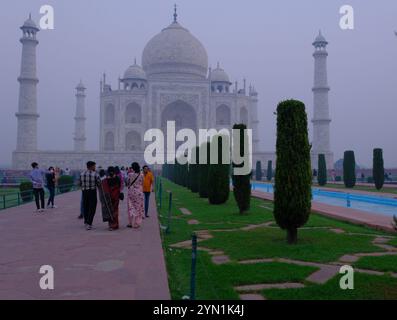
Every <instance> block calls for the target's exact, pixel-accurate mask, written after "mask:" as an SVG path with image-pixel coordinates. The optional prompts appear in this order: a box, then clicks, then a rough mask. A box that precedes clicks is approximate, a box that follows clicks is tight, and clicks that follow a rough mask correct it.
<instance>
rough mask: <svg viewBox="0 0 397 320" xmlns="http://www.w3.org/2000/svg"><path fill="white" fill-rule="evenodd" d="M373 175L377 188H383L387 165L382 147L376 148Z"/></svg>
mask: <svg viewBox="0 0 397 320" xmlns="http://www.w3.org/2000/svg"><path fill="white" fill-rule="evenodd" d="M372 176H373V177H374V182H375V187H376V189H377V190H380V189H382V187H383V184H384V183H385V167H384V163H383V150H382V149H374V158H373V165H372Z"/></svg>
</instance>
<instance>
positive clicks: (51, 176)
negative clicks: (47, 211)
mask: <svg viewBox="0 0 397 320" xmlns="http://www.w3.org/2000/svg"><path fill="white" fill-rule="evenodd" d="M45 177H46V182H47V189H48V191H49V193H50V197H49V198H48V202H47V208H56V206H55V204H54V200H55V170H54V167H49V168H48V172H47V173H46V175H45Z"/></svg>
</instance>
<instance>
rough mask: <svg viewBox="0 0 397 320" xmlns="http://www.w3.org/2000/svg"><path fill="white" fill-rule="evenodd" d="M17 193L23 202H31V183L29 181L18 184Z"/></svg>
mask: <svg viewBox="0 0 397 320" xmlns="http://www.w3.org/2000/svg"><path fill="white" fill-rule="evenodd" d="M19 192H20V194H21V199H22V201H23V202H30V201H32V200H33V183H32V182H31V181H22V182H21V183H20V184H19Z"/></svg>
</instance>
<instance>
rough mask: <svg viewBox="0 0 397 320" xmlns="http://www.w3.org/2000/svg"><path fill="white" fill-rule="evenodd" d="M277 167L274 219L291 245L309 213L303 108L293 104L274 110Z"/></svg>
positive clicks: (310, 174)
mask: <svg viewBox="0 0 397 320" xmlns="http://www.w3.org/2000/svg"><path fill="white" fill-rule="evenodd" d="M276 156H277V167H276V175H275V192H274V217H275V220H276V222H277V224H278V225H279V226H280V227H281V228H282V229H284V230H287V241H288V243H290V244H295V243H296V242H297V240H298V237H297V236H298V228H299V227H301V226H303V225H304V224H305V223H306V222H307V221H308V219H309V215H310V211H311V182H312V173H311V163H310V144H309V138H308V130H307V115H306V111H305V105H304V104H303V103H302V102H300V101H296V100H287V101H283V102H281V103H280V104H279V105H278V107H277V142H276Z"/></svg>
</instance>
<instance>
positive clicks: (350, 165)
mask: <svg viewBox="0 0 397 320" xmlns="http://www.w3.org/2000/svg"><path fill="white" fill-rule="evenodd" d="M343 181H344V183H345V186H346V188H354V186H355V185H356V159H355V157H354V151H351V150H348V151H345V154H344V157H343Z"/></svg>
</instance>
